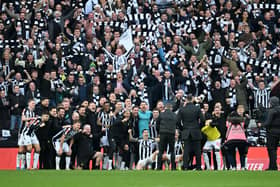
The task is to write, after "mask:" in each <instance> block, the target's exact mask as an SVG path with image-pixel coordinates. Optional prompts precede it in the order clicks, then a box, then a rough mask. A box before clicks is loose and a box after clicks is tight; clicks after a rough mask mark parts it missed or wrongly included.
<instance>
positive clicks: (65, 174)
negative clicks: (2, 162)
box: [0, 170, 280, 187]
mask: <svg viewBox="0 0 280 187" xmlns="http://www.w3.org/2000/svg"><path fill="white" fill-rule="evenodd" d="M0 184H1V186H3V187H13V186H15V187H21V186H26V187H56V186H58V187H80V186H81V187H92V186H93V187H126V186H128V187H192V186H198V187H212V186H213V187H237V186H244V187H259V186H260V187H270V186H273V187H274V186H275V187H280V172H260V171H258V172H257V171H256V172H250V171H201V172H198V171H175V172H172V171H160V172H158V171H123V172H122V171H53V170H50V171H43V170H41V171H0Z"/></svg>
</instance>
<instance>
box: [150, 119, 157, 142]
mask: <svg viewBox="0 0 280 187" xmlns="http://www.w3.org/2000/svg"><path fill="white" fill-rule="evenodd" d="M156 122H157V121H156V120H155V119H153V118H152V119H151V121H150V125H149V130H150V137H151V138H156V137H157V136H158V132H157V127H156Z"/></svg>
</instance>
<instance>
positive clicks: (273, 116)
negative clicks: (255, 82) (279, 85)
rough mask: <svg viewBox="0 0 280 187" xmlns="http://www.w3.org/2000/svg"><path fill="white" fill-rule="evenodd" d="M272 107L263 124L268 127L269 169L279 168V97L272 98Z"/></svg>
mask: <svg viewBox="0 0 280 187" xmlns="http://www.w3.org/2000/svg"><path fill="white" fill-rule="evenodd" d="M270 106H271V107H270V109H269V110H268V115H267V119H266V121H265V122H264V123H263V124H262V126H264V127H266V131H267V132H266V137H267V142H266V146H267V152H268V156H269V167H268V168H267V170H278V167H277V148H278V145H279V140H280V115H279V114H280V104H279V98H278V97H276V96H273V97H271V98H270Z"/></svg>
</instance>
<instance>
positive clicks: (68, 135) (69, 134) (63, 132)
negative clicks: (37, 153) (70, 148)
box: [52, 127, 79, 142]
mask: <svg viewBox="0 0 280 187" xmlns="http://www.w3.org/2000/svg"><path fill="white" fill-rule="evenodd" d="M78 132H79V131H75V130H74V129H73V128H72V127H66V128H63V129H62V130H60V131H59V132H58V133H57V134H56V135H54V136H53V138H52V141H53V142H55V141H58V140H59V139H60V138H61V137H62V136H63V135H64V136H65V137H64V142H67V141H68V140H70V139H71V138H73V137H74V136H75V135H76V134H77V133H78Z"/></svg>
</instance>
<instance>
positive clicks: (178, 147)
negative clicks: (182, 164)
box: [166, 140, 183, 155]
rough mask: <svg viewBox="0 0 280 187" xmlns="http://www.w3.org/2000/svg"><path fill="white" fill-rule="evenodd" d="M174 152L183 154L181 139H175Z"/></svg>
mask: <svg viewBox="0 0 280 187" xmlns="http://www.w3.org/2000/svg"><path fill="white" fill-rule="evenodd" d="M166 152H167V153H168V154H170V151H169V145H168V146H167V151H166ZM174 153H175V155H181V154H183V144H182V142H181V141H180V140H177V141H175V143H174Z"/></svg>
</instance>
